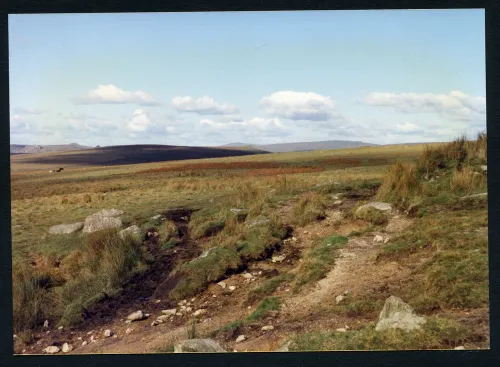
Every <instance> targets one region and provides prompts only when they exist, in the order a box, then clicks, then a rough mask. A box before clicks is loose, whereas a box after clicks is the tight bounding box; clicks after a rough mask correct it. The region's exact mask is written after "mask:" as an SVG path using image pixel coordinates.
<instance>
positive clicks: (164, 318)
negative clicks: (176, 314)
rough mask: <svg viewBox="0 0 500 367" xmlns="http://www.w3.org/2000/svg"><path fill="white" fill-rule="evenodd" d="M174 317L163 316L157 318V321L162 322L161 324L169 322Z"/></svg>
mask: <svg viewBox="0 0 500 367" xmlns="http://www.w3.org/2000/svg"><path fill="white" fill-rule="evenodd" d="M171 316H172V315H161V316H158V317H157V318H156V320H158V321H160V322H161V323H163V322H165V321H167V320H168V319H169V318H170V317H171Z"/></svg>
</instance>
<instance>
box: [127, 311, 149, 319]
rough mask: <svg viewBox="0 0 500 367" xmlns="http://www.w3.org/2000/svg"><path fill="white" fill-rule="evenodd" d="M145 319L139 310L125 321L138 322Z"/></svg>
mask: <svg viewBox="0 0 500 367" xmlns="http://www.w3.org/2000/svg"><path fill="white" fill-rule="evenodd" d="M145 318H147V316H146V315H144V313H143V312H142V311H141V310H139V311H136V312H133V313H131V314H130V315H128V316H127V320H129V321H140V320H144V319H145Z"/></svg>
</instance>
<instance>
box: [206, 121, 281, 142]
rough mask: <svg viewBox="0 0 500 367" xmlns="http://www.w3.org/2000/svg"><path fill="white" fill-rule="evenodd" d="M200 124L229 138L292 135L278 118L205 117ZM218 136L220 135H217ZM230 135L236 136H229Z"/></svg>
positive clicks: (208, 130) (215, 133) (209, 131)
mask: <svg viewBox="0 0 500 367" xmlns="http://www.w3.org/2000/svg"><path fill="white" fill-rule="evenodd" d="M200 125H201V126H202V127H204V128H205V129H207V132H208V133H210V134H214V135H217V134H225V136H224V138H225V139H229V140H234V139H239V138H241V137H244V138H245V139H259V138H265V137H279V136H286V135H290V132H289V131H288V130H287V129H286V128H285V125H284V124H283V123H282V122H281V121H280V120H279V119H277V118H267V119H266V118H261V117H254V118H252V119H249V120H246V119H237V121H227V122H220V121H213V120H210V119H203V120H201V121H200ZM217 136H218V135H217ZM229 136H231V137H234V138H229Z"/></svg>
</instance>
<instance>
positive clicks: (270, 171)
mask: <svg viewBox="0 0 500 367" xmlns="http://www.w3.org/2000/svg"><path fill="white" fill-rule="evenodd" d="M320 171H324V168H322V167H283V168H264V169H259V170H256V169H252V170H249V171H247V172H246V174H247V175H248V176H252V177H253V176H276V175H291V174H295V173H310V172H320Z"/></svg>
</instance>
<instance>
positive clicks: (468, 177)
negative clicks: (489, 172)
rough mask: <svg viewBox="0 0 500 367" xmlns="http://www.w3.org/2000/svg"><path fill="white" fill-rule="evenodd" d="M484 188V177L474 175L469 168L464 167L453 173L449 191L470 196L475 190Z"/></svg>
mask: <svg viewBox="0 0 500 367" xmlns="http://www.w3.org/2000/svg"><path fill="white" fill-rule="evenodd" d="M478 188H479V189H484V188H486V180H485V177H484V176H483V175H481V174H479V175H476V174H475V172H474V171H473V170H472V169H471V168H470V167H464V168H463V169H461V170H460V171H455V172H454V173H453V176H452V178H451V182H450V189H451V190H452V191H455V192H460V193H463V194H470V193H472V192H474V191H476V189H478Z"/></svg>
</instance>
